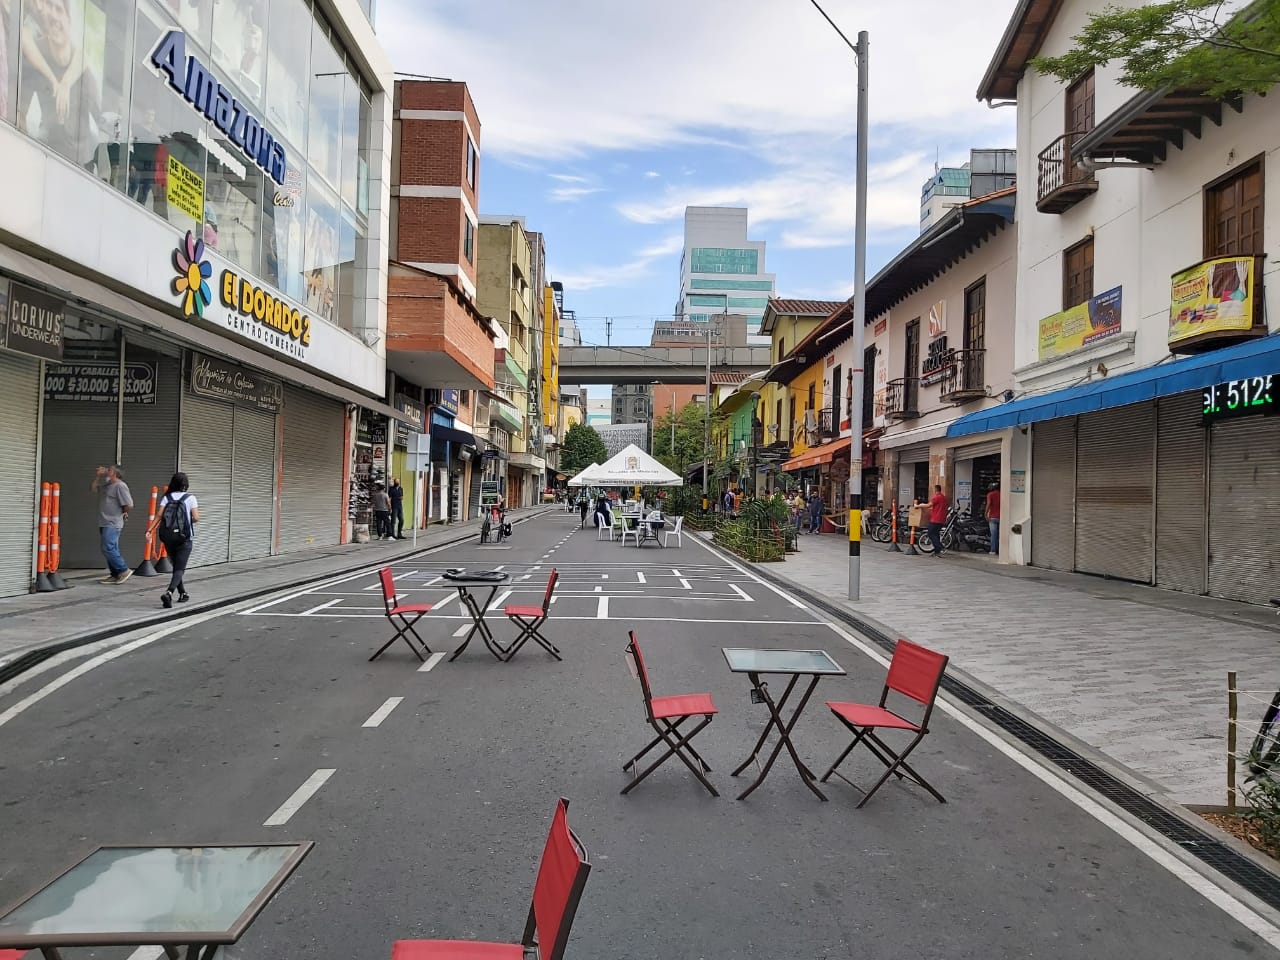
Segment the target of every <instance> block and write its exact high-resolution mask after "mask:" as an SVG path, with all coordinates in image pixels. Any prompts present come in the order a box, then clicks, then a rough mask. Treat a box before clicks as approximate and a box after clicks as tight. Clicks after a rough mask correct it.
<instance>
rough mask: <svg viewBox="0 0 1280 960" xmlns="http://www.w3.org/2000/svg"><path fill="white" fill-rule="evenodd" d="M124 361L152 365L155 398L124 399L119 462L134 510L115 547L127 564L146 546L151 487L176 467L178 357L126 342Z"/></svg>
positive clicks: (160, 484)
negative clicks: (160, 353)
mask: <svg viewBox="0 0 1280 960" xmlns="http://www.w3.org/2000/svg"><path fill="white" fill-rule="evenodd" d="M125 357H126V358H127V359H128V361H129V362H130V363H133V362H135V361H141V362H143V363H148V364H151V365H153V366H154V367H155V368H156V402H155V403H126V404H125V405H124V429H123V431H122V433H121V437H122V439H121V456H120V463H121V465H122V466H123V467H124V469H125V477H126V478H127V480H128V482H129V490H130V492H131V493H132V494H133V502H134V511H133V514H132V515H131V518H130V520H129V522H128V523H126V524H125V525H124V532H123V533H122V534H121V535H120V550H121V552H122V553H123V554H124V558H125V559H126V560H128V561H129V562H130V563H131V564H132V565H133V566H135V567H136V566H137V565H138V564H139V563H141V562H142V554H143V551H144V550H145V549H146V535H147V523H146V518H147V511H148V508H149V507H150V505H151V488H152V487H156V488H157V490H163V489H164V488H165V487H166V486H168V484H169V481H170V480H171V479H172V478H173V472H174V471H175V470H176V469H177V468H178V407H179V402H180V397H181V394H182V361H181V360H180V359H179V358H178V357H168V356H161V355H159V354H157V353H153V352H151V351H147V350H141V349H137V348H135V347H134V346H133V345H132V343H130V344H128V345H126V348H125Z"/></svg>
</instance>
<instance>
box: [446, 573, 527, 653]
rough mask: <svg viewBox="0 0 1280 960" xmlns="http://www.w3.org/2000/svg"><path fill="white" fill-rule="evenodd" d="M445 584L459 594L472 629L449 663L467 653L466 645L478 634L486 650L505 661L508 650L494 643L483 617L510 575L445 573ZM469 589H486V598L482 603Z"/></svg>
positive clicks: (509, 579)
mask: <svg viewBox="0 0 1280 960" xmlns="http://www.w3.org/2000/svg"><path fill="white" fill-rule="evenodd" d="M443 579H444V580H445V582H446V583H448V584H450V585H451V586H453V587H456V588H457V590H458V599H459V600H461V601H462V609H464V610H466V611H467V613H469V614H470V615H471V629H470V630H468V631H467V635H466V636H465V637H464V638H463V639H462V645H461V646H459V647H458V649H457V650H455V651H453V656H451V657H450V658H449V662H450V663H452V662H453V661H454V660H457V659H458V657H459V656H460V655H461V654H462V651H463V650H465V649H467V644H468V643H470V642H471V638H472V637H473V636H475V635H476V633H477V632H478V633H479V634H480V636H481V638H482V639H483V640H484V645H485V646H486V647H488V648H489V652H490V653H492V654H493V655H494V656H495V657H497V658H498V659H499V660H505V659H506V658H507V648H506V647H504V646H503V645H502V644H500V643H499V642H498V641H497V640H495V639H494V637H493V633H492V632H491V631H490V630H489V625H488V624H487V623H485V622H484V615H485V614H486V613H487V612H488V611H489V608H490V607H491V606H493V598H494V597H495V596H497V593H498V590H499V588H501V587H502V586H504V585H506V584H507V583H509V582H510V581H511V574H509V573H503V572H502V571H501V570H476V571H474V572H471V573H468V572H467V571H466V570H456V571H455V570H446V571H445V572H444V575H443ZM469 587H489V588H490V589H489V596H487V597H485V598H484V601H483V602H481V601H480V599H479V597H478V594H477V593H472V592H471V591H470V590H469V589H468V588H469Z"/></svg>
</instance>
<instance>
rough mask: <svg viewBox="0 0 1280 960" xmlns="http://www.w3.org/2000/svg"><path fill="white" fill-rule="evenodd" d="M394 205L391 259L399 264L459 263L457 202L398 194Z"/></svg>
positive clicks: (460, 216) (467, 265)
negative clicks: (392, 254)
mask: <svg viewBox="0 0 1280 960" xmlns="http://www.w3.org/2000/svg"><path fill="white" fill-rule="evenodd" d="M395 204H396V207H397V224H398V226H397V232H396V250H395V256H394V259H396V260H399V261H401V262H403V263H463V257H462V217H463V213H462V204H461V203H460V202H459V201H457V200H449V199H446V198H441V197H399V198H398V199H396V200H395ZM464 266H466V267H470V264H464ZM471 272H473V273H474V270H473V271H471Z"/></svg>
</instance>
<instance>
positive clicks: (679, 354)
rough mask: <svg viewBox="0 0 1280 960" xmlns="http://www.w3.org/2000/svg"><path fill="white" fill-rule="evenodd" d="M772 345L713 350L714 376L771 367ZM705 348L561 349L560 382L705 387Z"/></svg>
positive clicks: (716, 347) (715, 348)
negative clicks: (694, 384)
mask: <svg viewBox="0 0 1280 960" xmlns="http://www.w3.org/2000/svg"><path fill="white" fill-rule="evenodd" d="M771 349H772V347H771V346H770V345H769V344H767V343H766V344H763V345H760V346H747V347H722V346H712V348H711V372H712V373H728V372H732V371H738V372H741V373H755V372H757V371H759V370H765V369H767V368H768V367H769V353H770V350H771ZM706 377H707V348H706V347H702V346H700V347H649V346H636V347H613V346H609V347H566V346H562V347H561V348H560V382H561V383H572V384H581V385H583V386H590V385H595V384H610V383H652V382H653V381H654V380H661V381H662V382H663V383H703V382H705V380H706Z"/></svg>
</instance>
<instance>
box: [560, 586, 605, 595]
mask: <svg viewBox="0 0 1280 960" xmlns="http://www.w3.org/2000/svg"><path fill="white" fill-rule="evenodd" d="M603 589H604V587H601V586H597V587H596V588H595V590H594V592H595V593H599V592H600V591H601V590H603ZM566 596H568V594H566Z"/></svg>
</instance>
